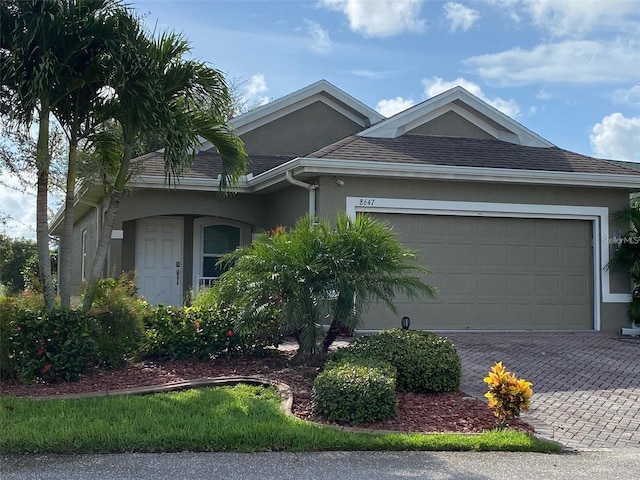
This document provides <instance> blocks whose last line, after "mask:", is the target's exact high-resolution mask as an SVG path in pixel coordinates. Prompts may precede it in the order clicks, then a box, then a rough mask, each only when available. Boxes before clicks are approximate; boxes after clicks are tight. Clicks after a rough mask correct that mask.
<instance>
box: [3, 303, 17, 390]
mask: <svg viewBox="0 0 640 480" xmlns="http://www.w3.org/2000/svg"><path fill="white" fill-rule="evenodd" d="M16 311H17V307H16V303H15V301H14V297H8V298H4V297H3V298H0V378H1V379H2V380H8V379H10V378H15V377H16V376H17V375H18V371H17V365H16V362H15V360H14V359H13V346H12V345H13V337H14V334H15V329H16V325H15V322H14V321H13V319H14V318H15V316H16Z"/></svg>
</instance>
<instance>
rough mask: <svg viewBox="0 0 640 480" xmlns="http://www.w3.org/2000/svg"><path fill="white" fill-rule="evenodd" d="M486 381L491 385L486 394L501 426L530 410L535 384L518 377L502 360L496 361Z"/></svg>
mask: <svg viewBox="0 0 640 480" xmlns="http://www.w3.org/2000/svg"><path fill="white" fill-rule="evenodd" d="M484 382H485V383H487V384H488V385H489V391H488V392H487V393H485V394H484V396H485V397H486V398H487V399H488V400H489V408H490V409H491V410H493V413H494V415H495V416H496V417H497V419H498V427H499V428H503V427H505V426H507V425H508V422H509V421H510V420H513V419H514V418H516V417H519V416H520V412H522V411H525V412H527V411H529V406H530V405H531V396H532V395H533V390H532V389H531V386H532V385H533V384H532V383H531V382H528V381H526V380H525V379H523V378H516V376H515V375H514V374H513V373H511V372H508V371H507V370H506V368H505V367H504V365H502V362H496V364H495V365H494V366H493V367H492V368H491V370H490V371H489V375H488V376H486V377H485V379H484Z"/></svg>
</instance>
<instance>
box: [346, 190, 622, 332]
mask: <svg viewBox="0 0 640 480" xmlns="http://www.w3.org/2000/svg"><path fill="white" fill-rule="evenodd" d="M346 212H347V214H348V215H349V216H350V217H351V218H355V216H356V214H357V213H359V212H367V213H410V214H419V215H458V216H474V217H478V216H486V217H515V218H547V219H566V220H587V221H591V222H592V224H593V263H594V265H593V267H594V268H593V301H594V305H593V314H594V315H593V316H594V319H593V323H594V324H593V328H594V330H598V331H599V330H600V328H601V312H600V302H601V301H602V303H627V302H630V301H631V295H630V294H621V293H611V283H610V273H609V271H608V270H606V269H605V266H606V265H607V264H608V263H609V247H608V243H606V242H607V239H609V238H610V237H609V209H608V208H606V207H585V206H577V205H539V204H519V203H488V202H459V201H440V200H414V199H406V198H377V197H347V198H346Z"/></svg>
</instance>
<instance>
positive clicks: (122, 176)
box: [83, 12, 247, 311]
mask: <svg viewBox="0 0 640 480" xmlns="http://www.w3.org/2000/svg"><path fill="white" fill-rule="evenodd" d="M119 31H120V33H121V35H122V37H121V38H122V41H121V44H120V45H119V46H118V49H117V50H115V51H113V52H111V55H110V59H109V68H110V69H111V75H110V79H109V86H110V87H111V89H112V90H113V92H112V93H113V95H112V98H111V99H110V101H109V102H108V105H107V106H106V112H107V113H108V116H109V117H111V118H114V119H115V120H116V122H117V123H118V124H119V126H120V129H121V135H122V139H123V153H122V155H121V157H120V158H119V160H118V162H117V173H116V175H115V180H114V182H113V185H111V187H110V191H109V195H108V196H109V198H108V207H107V211H106V212H105V216H104V221H103V226H102V230H101V232H100V236H99V240H98V246H97V250H96V255H95V257H94V260H93V264H92V268H91V271H90V275H89V278H88V285H87V290H86V291H85V298H84V303H83V309H84V310H85V311H87V310H89V309H90V308H91V303H92V300H93V296H94V291H95V284H96V281H97V279H98V278H99V277H100V276H101V273H102V270H103V269H104V264H105V260H106V256H107V251H108V246H109V241H110V239H111V231H112V230H113V225H114V222H115V216H116V213H117V211H118V207H119V204H120V200H121V197H122V193H123V190H124V188H125V185H126V182H127V180H128V179H129V176H130V166H131V159H132V156H133V152H134V148H135V146H136V143H137V141H138V140H139V138H140V137H141V135H143V134H149V133H153V132H157V133H160V134H161V135H162V137H163V139H164V141H165V142H164V144H165V147H164V160H165V175H166V178H167V181H168V183H171V181H172V179H174V178H175V177H176V176H179V175H181V174H182V172H183V171H184V169H185V168H187V167H188V166H189V164H190V162H191V160H192V159H193V155H194V154H195V147H196V146H197V145H198V144H199V143H200V141H201V138H204V139H206V140H209V141H210V142H212V143H213V144H214V145H215V146H216V148H217V149H218V152H219V153H220V156H221V158H222V166H223V175H222V181H221V188H226V187H228V186H229V185H231V184H234V183H235V182H236V181H237V180H238V178H239V177H240V175H242V174H243V173H244V172H245V169H246V158H247V156H246V153H245V152H244V148H243V146H242V142H241V140H240V139H239V138H238V137H237V136H236V135H235V134H234V133H233V132H232V131H231V129H230V127H229V126H228V125H227V124H226V123H225V122H224V121H223V120H222V119H223V118H224V113H225V111H224V109H225V106H226V105H228V96H229V93H228V88H227V85H226V82H225V79H224V76H223V75H222V73H220V72H219V71H217V70H215V69H212V68H210V67H208V66H207V65H205V64H204V63H202V62H198V61H194V60H185V58H184V57H185V56H186V54H188V53H189V51H190V47H189V44H188V43H187V42H186V41H185V40H184V39H183V38H182V37H181V36H180V35H177V34H174V33H163V34H161V35H159V36H158V37H156V38H149V36H148V35H147V34H146V33H145V32H144V31H143V30H142V27H141V25H140V22H139V21H138V19H136V18H135V17H133V16H132V15H131V14H130V13H129V12H124V13H122V14H121V18H120V21H119ZM203 104H205V105H208V106H209V108H208V111H207V112H206V113H204V112H203V111H202V108H200V106H201V105H203ZM107 151H109V150H107Z"/></svg>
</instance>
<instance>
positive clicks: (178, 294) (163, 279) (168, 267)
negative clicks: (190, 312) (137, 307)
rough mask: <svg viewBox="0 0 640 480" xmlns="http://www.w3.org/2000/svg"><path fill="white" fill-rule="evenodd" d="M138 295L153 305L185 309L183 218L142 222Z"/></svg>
mask: <svg viewBox="0 0 640 480" xmlns="http://www.w3.org/2000/svg"><path fill="white" fill-rule="evenodd" d="M136 271H137V273H138V292H139V293H140V295H142V296H144V297H145V298H146V299H147V300H148V301H149V302H150V303H152V304H154V305H157V304H159V303H161V304H163V305H182V281H183V279H182V271H183V259H182V218H176V217H150V218H143V219H140V220H138V231H137V237H136Z"/></svg>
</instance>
